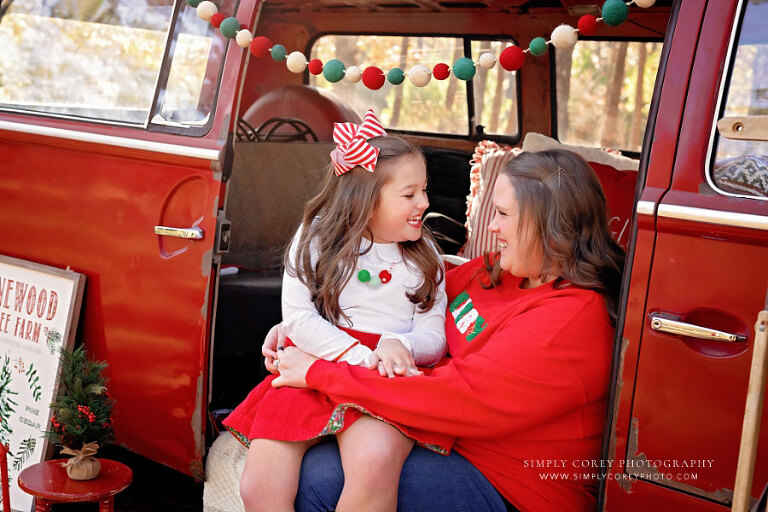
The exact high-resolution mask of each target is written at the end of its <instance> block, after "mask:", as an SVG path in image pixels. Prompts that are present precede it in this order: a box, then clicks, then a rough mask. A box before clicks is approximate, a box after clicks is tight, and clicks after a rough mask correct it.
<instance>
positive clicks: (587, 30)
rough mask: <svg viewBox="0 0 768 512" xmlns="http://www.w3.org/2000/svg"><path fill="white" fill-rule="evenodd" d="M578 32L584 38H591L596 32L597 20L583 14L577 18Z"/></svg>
mask: <svg viewBox="0 0 768 512" xmlns="http://www.w3.org/2000/svg"><path fill="white" fill-rule="evenodd" d="M578 27H579V32H580V33H581V34H583V35H585V36H591V35H592V34H594V33H595V32H597V18H596V17H595V16H592V15H591V14H585V15H584V16H582V17H581V18H579V23H578Z"/></svg>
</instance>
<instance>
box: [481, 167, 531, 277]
mask: <svg viewBox="0 0 768 512" xmlns="http://www.w3.org/2000/svg"><path fill="white" fill-rule="evenodd" d="M493 203H494V206H495V208H496V213H495V214H494V216H493V221H492V222H491V223H490V224H489V225H488V231H490V232H491V233H495V234H496V238H497V239H498V241H499V248H500V249H501V260H500V262H499V263H500V265H501V268H502V269H503V270H506V271H508V272H509V273H510V274H513V275H515V276H517V277H523V278H527V279H528V284H529V286H531V287H534V286H538V285H540V284H541V283H542V281H541V279H540V275H541V271H542V268H543V251H542V249H541V243H540V241H539V240H538V237H537V236H536V234H535V233H536V230H535V228H534V226H533V223H532V222H530V220H528V219H525V218H523V219H521V218H520V213H519V211H518V203H517V196H516V195H515V187H514V186H513V185H512V183H511V182H510V181H509V179H508V178H507V177H505V176H499V179H497V180H496V185H495V186H494V187H493Z"/></svg>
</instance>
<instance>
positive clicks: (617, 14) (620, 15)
mask: <svg viewBox="0 0 768 512" xmlns="http://www.w3.org/2000/svg"><path fill="white" fill-rule="evenodd" d="M602 15H603V21H604V22H605V24H606V25H610V26H611V27H615V26H616V25H620V24H622V23H623V22H624V20H626V19H627V16H628V15H629V8H628V7H627V4H625V3H624V0H606V1H605V3H604V4H603V9H602Z"/></svg>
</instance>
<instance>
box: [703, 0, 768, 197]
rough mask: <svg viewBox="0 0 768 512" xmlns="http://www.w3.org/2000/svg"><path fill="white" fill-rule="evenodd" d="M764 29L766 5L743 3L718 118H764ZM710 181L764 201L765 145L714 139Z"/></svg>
mask: <svg viewBox="0 0 768 512" xmlns="http://www.w3.org/2000/svg"><path fill="white" fill-rule="evenodd" d="M766 26H768V3H765V2H763V1H761V0H750V1H749V2H747V4H746V8H745V12H744V19H743V21H742V26H741V29H740V31H739V35H738V46H737V47H736V49H735V52H736V55H735V58H734V60H733V65H732V66H731V70H730V78H729V79H728V80H729V82H730V83H728V84H727V93H726V99H725V103H724V107H723V112H722V115H721V117H734V116H768V32H766V31H765V27H766ZM728 124H729V125H730V123H728ZM716 136H717V135H716ZM711 178H712V182H714V185H715V187H716V188H717V189H719V190H720V191H722V192H726V193H728V194H737V195H741V196H749V197H762V198H767V197H768V142H766V141H757V140H736V139H728V138H725V137H719V136H718V137H717V139H716V143H715V158H714V165H713V166H712V174H711Z"/></svg>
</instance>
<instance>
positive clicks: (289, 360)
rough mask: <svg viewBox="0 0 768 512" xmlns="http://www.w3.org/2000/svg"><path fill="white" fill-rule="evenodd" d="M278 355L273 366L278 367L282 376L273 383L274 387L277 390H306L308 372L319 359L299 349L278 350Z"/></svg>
mask: <svg viewBox="0 0 768 512" xmlns="http://www.w3.org/2000/svg"><path fill="white" fill-rule="evenodd" d="M276 355H277V358H273V359H274V361H273V366H275V367H277V369H278V371H279V373H280V375H279V376H278V377H277V378H276V379H275V380H273V381H272V386H273V387H276V388H280V387H283V386H290V387H292V388H306V387H307V372H308V371H309V367H310V366H312V363H314V362H315V361H317V359H318V358H317V357H315V356H312V355H309V354H307V353H306V352H304V351H303V350H301V349H300V348H298V347H286V348H285V349H278V352H277V354H276Z"/></svg>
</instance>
